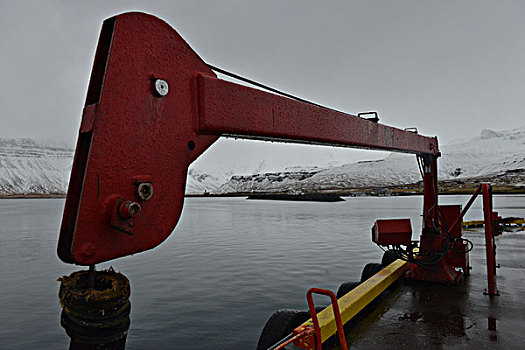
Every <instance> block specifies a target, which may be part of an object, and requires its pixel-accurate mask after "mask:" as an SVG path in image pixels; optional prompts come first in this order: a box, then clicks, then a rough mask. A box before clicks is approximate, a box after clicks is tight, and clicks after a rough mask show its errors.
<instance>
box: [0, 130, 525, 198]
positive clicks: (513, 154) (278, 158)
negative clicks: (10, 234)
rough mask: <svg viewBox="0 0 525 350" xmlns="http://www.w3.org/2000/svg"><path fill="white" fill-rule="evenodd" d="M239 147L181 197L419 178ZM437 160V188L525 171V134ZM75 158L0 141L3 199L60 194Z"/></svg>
mask: <svg viewBox="0 0 525 350" xmlns="http://www.w3.org/2000/svg"><path fill="white" fill-rule="evenodd" d="M223 145H224V144H223ZM241 145H243V149H244V151H246V152H245V154H242V152H240V153H234V152H236V151H235V150H236V149H238V147H237V148H235V147H234V146H239V144H235V145H233V146H232V148H231V149H230V148H228V147H230V146H228V145H227V144H226V146H221V144H219V146H220V147H223V149H222V150H220V152H219V151H217V149H215V150H214V149H211V150H209V152H206V153H205V154H204V155H203V156H202V157H201V158H199V159H198V160H197V161H196V162H195V163H193V164H192V165H191V167H190V169H189V171H188V178H187V185H186V192H187V193H191V194H202V193H204V192H210V193H234V192H251V191H287V190H292V189H295V190H297V189H302V190H318V189H342V188H349V187H360V186H367V187H369V186H387V185H398V184H406V183H414V182H417V181H419V180H420V178H421V176H420V174H419V172H418V168H417V163H416V159H415V157H414V156H413V155H407V154H390V155H388V154H387V156H386V157H384V156H383V155H382V154H379V156H383V157H384V158H383V159H377V160H372V161H360V162H349V161H348V159H344V158H342V157H340V155H341V154H343V153H335V152H336V150H339V149H336V148H329V147H324V148H321V149H319V150H316V152H313V151H312V152H305V150H304V148H302V149H301V148H297V149H294V145H282V146H276V147H281V148H274V150H275V149H276V150H277V151H273V152H262V151H259V152H258V149H259V148H258V147H260V144H257V143H253V142H252V143H245V144H241ZM289 149H292V151H288V150H289ZM284 150H286V152H289V153H287V154H285V151H284ZM221 152H222V153H221ZM441 152H442V154H443V156H442V157H441V158H440V159H439V163H438V169H439V176H440V179H442V180H446V179H454V178H457V179H467V178H473V177H481V176H485V177H486V176H492V175H498V174H501V173H504V172H505V171H508V170H515V169H525V126H522V127H519V128H515V129H512V130H507V131H492V130H483V131H482V132H481V133H480V135H479V136H477V137H475V138H472V139H470V140H467V141H462V142H456V143H454V144H450V145H446V146H441ZM73 153H74V152H73V150H72V149H70V148H68V147H64V146H52V145H49V144H45V143H41V142H36V141H34V140H30V139H0V194H4V195H5V194H37V193H38V194H51V193H65V192H66V191H67V182H68V180H69V172H70V171H71V165H72V164H71V163H72V159H73ZM368 154H370V153H368ZM383 154H385V153H383ZM375 156H376V157H377V156H378V154H375ZM345 160H346V162H345Z"/></svg>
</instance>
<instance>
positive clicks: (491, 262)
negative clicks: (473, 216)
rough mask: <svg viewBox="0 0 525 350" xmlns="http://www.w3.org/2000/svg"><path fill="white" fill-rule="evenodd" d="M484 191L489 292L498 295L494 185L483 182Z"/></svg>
mask: <svg viewBox="0 0 525 350" xmlns="http://www.w3.org/2000/svg"><path fill="white" fill-rule="evenodd" d="M481 187H482V191H483V215H484V220H485V225H484V226H485V252H486V256H487V283H488V288H487V294H488V295H498V294H499V293H498V291H497V289H496V251H495V244H494V235H493V234H492V217H493V215H492V214H493V213H492V187H491V186H490V185H489V184H482V185H481Z"/></svg>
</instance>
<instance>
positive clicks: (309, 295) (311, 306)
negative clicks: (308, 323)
mask: <svg viewBox="0 0 525 350" xmlns="http://www.w3.org/2000/svg"><path fill="white" fill-rule="evenodd" d="M312 293H316V294H322V295H326V296H328V297H330V300H331V301H332V310H333V312H334V317H335V324H336V325H337V335H338V336H339V343H340V344H341V349H343V350H346V349H348V346H347V345H346V338H345V332H344V330H343V321H342V320H341V312H340V311H339V304H338V303H337V297H336V296H335V294H334V292H332V291H331V290H328V289H321V288H310V289H309V290H308V292H306V300H307V301H308V309H310V315H311V317H312V323H313V324H314V331H315V342H316V346H315V349H316V350H322V349H323V342H322V339H321V329H320V327H319V319H318V318H317V311H315V305H314V300H313V297H312Z"/></svg>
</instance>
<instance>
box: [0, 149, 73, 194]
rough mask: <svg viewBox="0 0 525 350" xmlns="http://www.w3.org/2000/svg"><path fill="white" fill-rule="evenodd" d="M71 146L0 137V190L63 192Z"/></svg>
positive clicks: (71, 157) (66, 179)
mask: <svg viewBox="0 0 525 350" xmlns="http://www.w3.org/2000/svg"><path fill="white" fill-rule="evenodd" d="M73 153H74V152H73V150H72V149H70V148H68V147H64V146H56V145H50V144H43V143H40V142H37V141H34V140H31V139H0V194H63V193H65V192H66V191H67V184H68V181H69V173H70V171H71V165H72V161H73Z"/></svg>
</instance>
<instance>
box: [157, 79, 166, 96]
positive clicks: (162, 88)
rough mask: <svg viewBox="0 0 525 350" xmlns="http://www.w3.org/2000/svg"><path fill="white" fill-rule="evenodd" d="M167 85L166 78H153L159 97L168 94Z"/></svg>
mask: <svg viewBox="0 0 525 350" xmlns="http://www.w3.org/2000/svg"><path fill="white" fill-rule="evenodd" d="M168 90H169V86H168V82H167V81H166V80H162V79H155V91H156V92H157V94H158V95H159V96H160V97H164V96H166V95H167V94H168Z"/></svg>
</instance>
